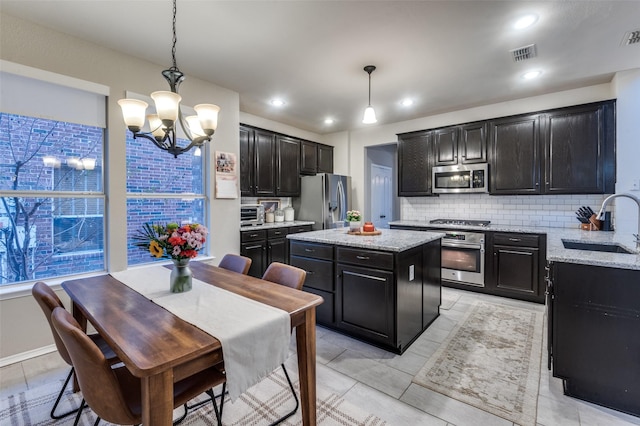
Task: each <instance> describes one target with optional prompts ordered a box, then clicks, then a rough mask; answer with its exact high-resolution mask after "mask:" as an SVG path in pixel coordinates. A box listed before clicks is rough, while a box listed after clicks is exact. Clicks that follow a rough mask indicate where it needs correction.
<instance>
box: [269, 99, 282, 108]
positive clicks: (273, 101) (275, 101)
mask: <svg viewBox="0 0 640 426" xmlns="http://www.w3.org/2000/svg"><path fill="white" fill-rule="evenodd" d="M284 104H285V102H284V101H283V100H282V99H271V105H273V106H283V105H284Z"/></svg>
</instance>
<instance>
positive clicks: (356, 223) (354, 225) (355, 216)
mask: <svg viewBox="0 0 640 426" xmlns="http://www.w3.org/2000/svg"><path fill="white" fill-rule="evenodd" d="M347 222H349V231H351V232H358V231H360V226H361V225H362V213H360V212H359V211H358V210H349V211H347Z"/></svg>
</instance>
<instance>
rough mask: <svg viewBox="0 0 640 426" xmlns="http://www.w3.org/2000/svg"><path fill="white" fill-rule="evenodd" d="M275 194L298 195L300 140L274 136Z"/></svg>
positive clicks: (282, 195)
mask: <svg viewBox="0 0 640 426" xmlns="http://www.w3.org/2000/svg"><path fill="white" fill-rule="evenodd" d="M276 146H277V150H276V158H277V163H276V196H280V197H297V196H299V195H300V141H299V140H298V139H294V138H291V137H289V136H281V135H278V136H276Z"/></svg>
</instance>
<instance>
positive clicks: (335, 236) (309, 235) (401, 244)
mask: <svg viewBox="0 0 640 426" xmlns="http://www.w3.org/2000/svg"><path fill="white" fill-rule="evenodd" d="M348 230H349V228H346V227H345V228H336V229H325V230H321V231H311V232H302V233H299V234H293V235H287V238H288V239H290V240H296V241H308V242H313V243H323V244H333V245H338V246H346V247H358V248H364V249H370V250H383V251H390V252H402V251H405V250H408V249H410V248H413V247H418V246H421V245H423V244H426V243H429V242H431V241H434V240H438V239H440V238H442V237H443V236H444V233H442V232H424V231H405V230H398V229H381V231H382V233H381V234H380V235H371V236H364V235H350V234H348V233H347V231H348Z"/></svg>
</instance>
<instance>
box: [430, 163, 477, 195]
mask: <svg viewBox="0 0 640 426" xmlns="http://www.w3.org/2000/svg"><path fill="white" fill-rule="evenodd" d="M432 174H433V180H432V182H433V188H432V192H433V193H434V194H458V193H462V192H489V164H487V163H480V164H460V165H456V166H438V167H434V168H433V169H432Z"/></svg>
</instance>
